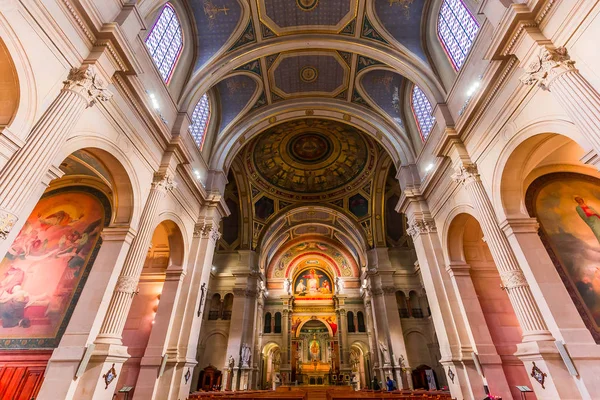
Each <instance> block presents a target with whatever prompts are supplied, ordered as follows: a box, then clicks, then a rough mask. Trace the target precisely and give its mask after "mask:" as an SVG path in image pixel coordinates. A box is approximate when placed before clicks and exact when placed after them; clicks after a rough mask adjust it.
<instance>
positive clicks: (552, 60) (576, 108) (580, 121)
mask: <svg viewBox="0 0 600 400" xmlns="http://www.w3.org/2000/svg"><path fill="white" fill-rule="evenodd" d="M525 71H526V73H525V74H524V75H523V76H522V77H521V82H523V84H525V85H538V86H539V87H541V88H542V89H543V90H547V91H549V92H550V93H552V94H553V95H554V98H555V99H556V100H557V101H558V102H559V103H560V105H561V106H562V107H563V108H564V110H565V111H566V112H567V114H568V115H569V117H570V118H571V120H572V121H573V122H574V123H575V125H576V126H577V127H578V128H579V131H580V132H581V135H582V136H583V137H584V138H586V139H587V140H588V141H589V143H590V145H591V146H592V147H593V148H594V150H596V153H597V154H598V156H600V93H598V91H597V90H596V89H595V88H594V87H593V86H592V85H591V84H590V82H588V80H587V79H585V78H584V77H583V76H582V75H581V73H580V72H579V70H578V69H577V68H576V67H575V61H573V60H571V57H570V56H569V53H568V51H567V49H566V48H564V47H559V48H550V47H542V48H540V51H539V53H538V55H537V56H536V57H535V59H534V60H533V61H532V62H531V63H530V64H529V65H528V66H527V68H525Z"/></svg>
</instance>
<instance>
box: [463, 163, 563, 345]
mask: <svg viewBox="0 0 600 400" xmlns="http://www.w3.org/2000/svg"><path fill="white" fill-rule="evenodd" d="M453 179H454V180H455V181H457V182H458V183H460V184H462V185H464V187H465V189H466V190H467V192H468V193H469V196H470V198H471V201H472V202H473V206H474V207H475V209H476V211H477V213H478V214H479V222H480V224H481V229H482V231H483V235H484V238H485V241H486V243H487V245H488V247H489V249H490V252H491V253H492V257H493V258H494V262H495V263H496V266H497V268H498V272H499V273H500V278H501V279H502V284H503V289H504V290H506V292H507V294H508V298H509V299H510V302H511V303H512V306H513V309H514V311H515V315H516V316H517V319H518V320H519V324H520V325H521V329H522V331H523V342H533V341H544V340H554V338H553V337H552V334H551V333H550V331H549V330H548V327H547V326H546V322H545V321H544V318H543V317H542V314H541V312H540V309H539V307H538V305H537V303H536V301H535V299H534V298H533V294H532V293H531V288H530V287H529V284H528V283H527V280H526V279H525V276H524V275H523V271H521V267H520V266H519V263H518V262H517V258H516V257H515V255H514V253H513V251H512V248H511V247H510V244H509V243H508V239H507V238H506V235H505V234H504V232H503V231H502V229H500V226H499V225H498V221H497V219H496V214H495V213H494V208H493V206H492V203H491V201H490V199H489V198H488V195H487V193H486V191H485V187H484V186H483V182H481V178H480V177H479V173H478V172H477V167H476V166H475V164H468V163H460V164H459V165H458V167H457V170H456V174H455V175H454V176H453Z"/></svg>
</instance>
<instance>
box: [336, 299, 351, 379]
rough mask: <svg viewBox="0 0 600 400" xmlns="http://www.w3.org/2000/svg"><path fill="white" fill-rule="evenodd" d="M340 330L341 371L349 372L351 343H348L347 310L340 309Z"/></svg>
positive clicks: (338, 311) (338, 312)
mask: <svg viewBox="0 0 600 400" xmlns="http://www.w3.org/2000/svg"><path fill="white" fill-rule="evenodd" d="M337 314H338V321H339V324H338V329H339V332H340V341H339V342H340V343H339V345H340V357H341V358H340V370H344V372H345V371H348V370H349V369H350V365H349V358H350V357H349V356H350V354H349V350H350V349H349V343H348V315H347V313H346V310H345V309H343V308H338V310H337Z"/></svg>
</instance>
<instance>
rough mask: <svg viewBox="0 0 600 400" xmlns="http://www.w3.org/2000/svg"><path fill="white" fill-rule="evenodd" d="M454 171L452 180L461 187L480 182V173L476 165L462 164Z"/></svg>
mask: <svg viewBox="0 0 600 400" xmlns="http://www.w3.org/2000/svg"><path fill="white" fill-rule="evenodd" d="M454 170H455V172H454V174H453V175H452V179H453V180H454V181H455V182H456V183H458V184H460V185H465V184H467V183H470V182H474V181H476V180H479V171H478V170H477V165H476V164H475V163H460V164H459V165H457V166H456V168H455V169H454Z"/></svg>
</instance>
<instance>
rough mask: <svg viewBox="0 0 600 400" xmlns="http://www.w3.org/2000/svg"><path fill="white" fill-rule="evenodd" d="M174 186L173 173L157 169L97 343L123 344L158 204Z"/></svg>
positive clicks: (153, 227)
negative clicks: (157, 171) (158, 171)
mask: <svg viewBox="0 0 600 400" xmlns="http://www.w3.org/2000/svg"><path fill="white" fill-rule="evenodd" d="M174 187H175V183H174V182H173V177H172V176H171V175H170V174H169V173H156V174H155V175H154V181H153V182H152V187H151V189H150V193H149V194H148V200H146V204H145V205H144V210H143V211H142V215H141V217H140V223H139V226H138V232H137V235H136V236H135V238H134V239H133V242H132V243H131V248H130V249H129V253H127V257H126V258H125V263H124V264H123V270H122V271H121V275H120V276H119V279H118V280H117V286H116V287H115V291H114V292H113V296H112V299H111V300H110V304H109V306H108V312H107V315H106V318H105V319H104V322H103V323H102V327H101V328H100V333H99V334H98V338H97V339H96V343H105V344H117V345H121V344H122V341H121V334H122V333H123V328H124V327H125V321H126V320H127V315H128V314H129V308H130V307H131V303H132V302H133V296H134V295H135V292H136V290H137V284H138V281H139V279H140V274H141V272H142V268H143V267H144V261H145V260H146V255H147V254H148V246H150V242H151V240H152V235H153V234H154V229H155V228H156V217H157V216H158V213H157V212H158V207H159V204H160V202H161V200H162V199H163V198H164V197H165V195H166V194H167V192H168V191H170V190H172V189H173V188H174Z"/></svg>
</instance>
